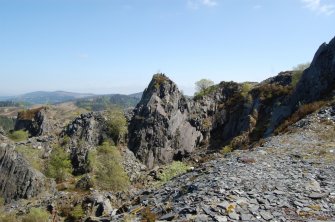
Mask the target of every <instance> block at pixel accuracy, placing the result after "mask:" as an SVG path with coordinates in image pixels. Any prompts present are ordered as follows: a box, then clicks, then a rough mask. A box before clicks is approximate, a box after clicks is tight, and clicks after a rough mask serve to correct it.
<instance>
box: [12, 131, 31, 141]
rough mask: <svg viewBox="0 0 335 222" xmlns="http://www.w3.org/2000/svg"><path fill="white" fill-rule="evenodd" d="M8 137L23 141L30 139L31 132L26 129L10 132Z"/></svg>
mask: <svg viewBox="0 0 335 222" xmlns="http://www.w3.org/2000/svg"><path fill="white" fill-rule="evenodd" d="M8 137H9V138H10V139H11V140H13V141H14V142H21V141H24V140H27V139H28V137H29V133H28V132H27V131H24V130H18V131H13V132H11V133H9V135H8Z"/></svg>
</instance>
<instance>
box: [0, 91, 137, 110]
mask: <svg viewBox="0 0 335 222" xmlns="http://www.w3.org/2000/svg"><path fill="white" fill-rule="evenodd" d="M142 94H143V93H142V92H139V93H134V94H130V95H123V94H106V95H97V94H92V93H74V92H66V91H52V92H49V91H36V92H30V93H26V94H22V95H18V96H1V97H0V102H1V101H3V102H11V103H13V104H14V103H25V104H31V105H34V104H58V103H63V102H69V101H74V102H76V103H77V105H80V106H81V107H84V106H85V107H87V108H90V109H91V110H102V109H104V108H106V107H107V106H109V105H116V106H120V107H123V108H127V107H131V106H135V105H136V104H137V103H138V102H139V100H140V99H141V97H142Z"/></svg>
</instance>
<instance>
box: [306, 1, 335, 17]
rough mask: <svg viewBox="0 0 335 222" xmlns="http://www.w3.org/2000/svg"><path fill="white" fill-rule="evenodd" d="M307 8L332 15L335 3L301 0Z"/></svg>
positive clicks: (334, 10)
mask: <svg viewBox="0 0 335 222" xmlns="http://www.w3.org/2000/svg"><path fill="white" fill-rule="evenodd" d="M301 2H302V3H303V4H304V5H305V7H306V8H308V9H310V10H312V11H314V12H316V13H318V14H324V15H332V14H333V13H334V12H335V4H326V3H324V2H321V0H301Z"/></svg>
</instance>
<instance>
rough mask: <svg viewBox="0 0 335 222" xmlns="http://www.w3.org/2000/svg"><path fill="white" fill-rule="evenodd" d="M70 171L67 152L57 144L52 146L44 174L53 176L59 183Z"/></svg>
mask: <svg viewBox="0 0 335 222" xmlns="http://www.w3.org/2000/svg"><path fill="white" fill-rule="evenodd" d="M70 173H71V161H70V159H69V155H68V153H66V152H65V150H64V149H63V148H61V147H59V146H56V147H54V149H53V150H52V152H51V155H50V158H49V161H48V165H47V169H46V176H48V177H51V178H55V179H56V182H58V183H60V182H63V181H64V180H65V179H66V178H67V176H68V175H69V174H70Z"/></svg>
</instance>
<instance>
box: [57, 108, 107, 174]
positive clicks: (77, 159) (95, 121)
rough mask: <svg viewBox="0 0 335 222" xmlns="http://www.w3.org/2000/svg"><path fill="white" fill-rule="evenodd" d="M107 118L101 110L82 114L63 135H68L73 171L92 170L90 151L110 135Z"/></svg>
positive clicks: (84, 171) (85, 171)
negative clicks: (89, 162) (89, 157)
mask: <svg viewBox="0 0 335 222" xmlns="http://www.w3.org/2000/svg"><path fill="white" fill-rule="evenodd" d="M107 132H108V130H107V123H106V119H105V118H104V116H103V115H102V113H100V112H92V113H87V114H82V115H81V116H79V117H77V118H76V119H75V120H74V121H73V122H72V123H70V124H69V125H68V126H67V128H66V129H65V131H64V132H63V136H65V135H66V136H68V137H69V138H70V141H69V144H68V145H69V149H70V152H71V162H72V166H73V170H74V171H73V173H74V174H76V175H79V174H84V173H87V172H89V171H90V169H89V166H88V152H89V151H90V150H92V149H95V148H96V147H97V146H99V145H101V143H102V142H103V141H104V140H105V139H106V138H107V137H108V136H107Z"/></svg>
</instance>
